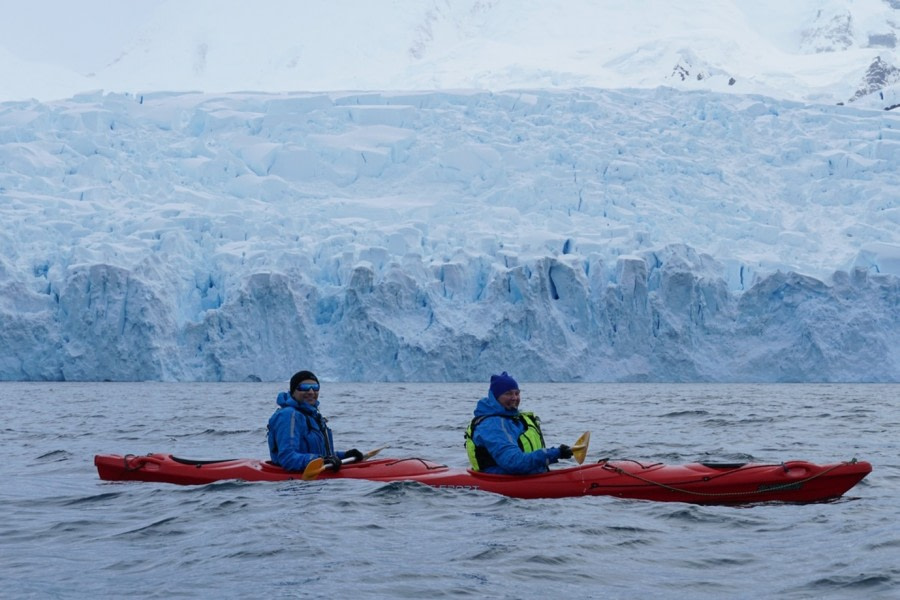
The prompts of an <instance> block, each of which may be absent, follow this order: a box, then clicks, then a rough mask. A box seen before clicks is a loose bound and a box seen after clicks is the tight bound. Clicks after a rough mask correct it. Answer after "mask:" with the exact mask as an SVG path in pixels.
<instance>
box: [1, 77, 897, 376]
mask: <svg viewBox="0 0 900 600" xmlns="http://www.w3.org/2000/svg"><path fill="white" fill-rule="evenodd" d="M898 163H900V116H897V115H894V114H893V113H886V112H882V111H867V110H861V109H856V108H852V107H836V106H821V105H802V104H796V103H790V102H784V101H778V100H774V99H770V98H765V97H749V96H733V95H716V94H709V93H683V92H676V91H673V90H667V89H659V90H655V91H649V92H648V91H637V90H619V91H611V90H594V89H583V90H572V91H563V92H559V91H554V92H546V91H519V92H507V93H502V94H494V93H486V92H485V93H476V92H471V93H467V92H458V93H448V92H433V93H428V92H422V93H409V94H400V93H374V92H372V93H349V92H348V93H330V94H313V93H308V94H303V93H294V94H251V93H247V94H230V95H203V94H165V93H157V94H152V95H144V96H140V95H138V96H132V95H112V94H110V95H104V94H101V93H99V92H98V93H94V94H85V95H82V96H78V97H75V98H72V99H69V100H65V101H59V102H53V103H40V102H37V101H32V102H9V103H3V104H0V164H2V165H3V167H2V170H0V217H2V223H3V226H2V228H0V379H5V380H204V381H228V380H264V381H272V380H286V378H288V377H289V376H290V374H291V373H292V372H294V371H295V370H297V369H299V368H312V369H314V370H315V371H316V372H317V373H319V374H320V375H321V376H323V377H324V378H329V379H335V380H344V381H399V380H410V381H426V380H429V381H451V380H452V381H458V380H463V381H481V380H486V378H487V377H488V375H489V374H490V373H491V372H496V371H498V370H503V369H506V370H510V371H511V372H513V373H514V374H516V376H517V377H519V378H520V379H522V380H547V381H761V382H765V381H774V382H787V381H900V333H898V332H900V233H898V232H900V227H898V226H900V206H898V195H900V194H898V191H897V190H898V189H900V187H898V183H900V182H898V178H900V175H898V172H900V170H898V166H900V165H898Z"/></svg>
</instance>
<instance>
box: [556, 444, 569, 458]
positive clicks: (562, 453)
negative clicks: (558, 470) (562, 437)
mask: <svg viewBox="0 0 900 600" xmlns="http://www.w3.org/2000/svg"><path fill="white" fill-rule="evenodd" d="M559 458H560V459H565V458H572V449H571V448H569V447H568V446H566V445H565V444H560V445H559Z"/></svg>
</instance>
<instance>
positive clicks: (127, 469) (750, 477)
mask: <svg viewBox="0 0 900 600" xmlns="http://www.w3.org/2000/svg"><path fill="white" fill-rule="evenodd" d="M94 464H95V465H96V467H97V471H98V473H99V475H100V478H101V479H103V480H106V481H149V482H161V483H175V484H180V485H204V484H209V483H215V482H217V481H224V480H242V481H286V480H291V479H297V480H299V479H301V475H302V474H301V473H296V472H289V471H285V470H284V469H281V468H280V467H276V466H275V465H273V464H271V463H269V462H267V461H262V460H257V459H236V460H221V461H195V460H186V459H181V458H176V457H174V456H172V455H171V454H148V455H144V456H136V455H131V454H129V455H124V456H123V455H118V454H98V455H97V456H95V457H94ZM871 471H872V465H871V464H869V463H868V462H865V461H856V460H855V459H854V460H851V461H847V462H840V463H833V464H825V465H818V464H814V463H810V462H806V461H799V460H795V461H788V462H784V463H780V464H755V463H748V464H741V465H738V464H701V463H692V464H684V465H665V464H662V463H654V464H642V463H639V462H637V461H630V460H625V461H621V460H616V461H601V462H599V463H593V464H586V465H581V466H577V467H570V468H562V469H554V470H552V471H550V472H548V473H542V474H539V475H528V476H511V475H488V474H484V473H477V472H473V471H471V470H469V469H463V468H453V467H447V466H446V465H441V464H438V463H434V462H430V461H427V460H423V459H419V458H404V459H395V458H384V459H379V460H370V461H366V462H362V463H355V464H353V463H351V464H347V465H344V466H343V468H341V470H340V471H339V472H338V473H332V472H331V471H326V472H323V473H322V474H321V475H320V476H319V477H318V479H365V480H369V481H380V482H391V481H416V482H419V483H422V484H425V485H428V486H431V487H436V488H452V489H472V490H481V491H485V492H492V493H495V494H501V495H504V496H510V497H513V498H568V497H574V496H614V497H617V498H631V499H638V500H654V501H658V502H689V503H693V504H746V503H751V502H794V503H807V502H822V501H825V500H831V499H834V498H838V497H840V496H842V495H843V494H844V493H846V492H847V490H849V489H850V488H852V487H853V486H854V485H856V484H857V483H859V482H860V481H861V480H862V479H863V478H864V477H865V476H866V475H868V474H869V473H870V472H871Z"/></svg>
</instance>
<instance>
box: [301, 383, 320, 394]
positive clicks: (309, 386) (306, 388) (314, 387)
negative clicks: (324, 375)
mask: <svg viewBox="0 0 900 600" xmlns="http://www.w3.org/2000/svg"><path fill="white" fill-rule="evenodd" d="M297 389H298V390H300V391H301V392H310V391H311V392H318V391H319V384H318V383H301V384H300V385H298V386H297Z"/></svg>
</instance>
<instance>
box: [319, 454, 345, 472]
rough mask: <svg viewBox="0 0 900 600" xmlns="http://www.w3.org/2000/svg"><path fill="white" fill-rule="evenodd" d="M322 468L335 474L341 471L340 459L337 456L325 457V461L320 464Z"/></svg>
mask: <svg viewBox="0 0 900 600" xmlns="http://www.w3.org/2000/svg"><path fill="white" fill-rule="evenodd" d="M322 466H323V467H325V468H326V469H331V470H332V471H334V472H335V473H337V472H338V471H340V470H341V459H339V458H338V457H337V456H326V457H325V460H324V461H323V462H322Z"/></svg>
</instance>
